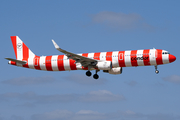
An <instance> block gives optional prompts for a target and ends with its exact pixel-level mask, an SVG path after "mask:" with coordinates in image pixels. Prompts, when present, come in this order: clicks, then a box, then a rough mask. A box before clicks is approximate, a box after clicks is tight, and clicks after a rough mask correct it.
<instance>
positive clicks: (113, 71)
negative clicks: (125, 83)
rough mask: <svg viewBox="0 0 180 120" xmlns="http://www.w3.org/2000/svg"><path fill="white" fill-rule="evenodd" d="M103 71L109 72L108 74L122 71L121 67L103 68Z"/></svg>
mask: <svg viewBox="0 0 180 120" xmlns="http://www.w3.org/2000/svg"><path fill="white" fill-rule="evenodd" d="M103 72H106V73H109V74H114V75H116V74H121V73H122V67H117V68H112V69H110V70H103Z"/></svg>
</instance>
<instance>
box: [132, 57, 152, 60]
mask: <svg viewBox="0 0 180 120" xmlns="http://www.w3.org/2000/svg"><path fill="white" fill-rule="evenodd" d="M148 59H149V57H143V56H142V57H132V58H131V60H132V61H133V60H148Z"/></svg>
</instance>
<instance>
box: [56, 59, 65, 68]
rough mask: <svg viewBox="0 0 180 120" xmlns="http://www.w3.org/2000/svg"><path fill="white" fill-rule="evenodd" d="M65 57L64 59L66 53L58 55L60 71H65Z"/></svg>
mask: <svg viewBox="0 0 180 120" xmlns="http://www.w3.org/2000/svg"><path fill="white" fill-rule="evenodd" d="M63 59H64V55H58V60H57V64H58V69H59V71H65V69H64V62H63Z"/></svg>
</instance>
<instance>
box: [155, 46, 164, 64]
mask: <svg viewBox="0 0 180 120" xmlns="http://www.w3.org/2000/svg"><path fill="white" fill-rule="evenodd" d="M156 50H157V58H156V62H157V65H161V64H163V61H162V50H159V49H156Z"/></svg>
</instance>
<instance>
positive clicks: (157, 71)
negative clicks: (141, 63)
mask: <svg viewBox="0 0 180 120" xmlns="http://www.w3.org/2000/svg"><path fill="white" fill-rule="evenodd" d="M155 69H156V71H155V73H156V74H158V73H159V70H157V66H155Z"/></svg>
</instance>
